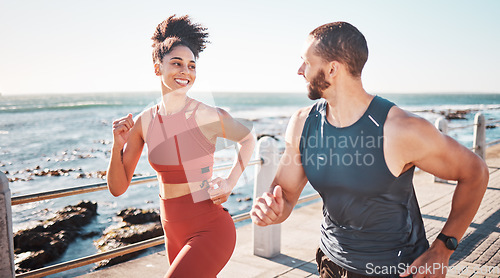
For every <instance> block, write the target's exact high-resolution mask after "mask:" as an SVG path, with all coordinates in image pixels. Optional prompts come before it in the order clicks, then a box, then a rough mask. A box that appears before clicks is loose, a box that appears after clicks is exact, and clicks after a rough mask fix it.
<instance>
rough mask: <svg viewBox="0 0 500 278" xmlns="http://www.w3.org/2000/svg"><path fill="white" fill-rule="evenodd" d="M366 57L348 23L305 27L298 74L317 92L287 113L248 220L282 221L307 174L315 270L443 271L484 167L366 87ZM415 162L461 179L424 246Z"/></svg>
mask: <svg viewBox="0 0 500 278" xmlns="http://www.w3.org/2000/svg"><path fill="white" fill-rule="evenodd" d="M367 58H368V47H367V44H366V40H365V38H364V36H363V34H361V32H359V30H358V29H357V28H356V27H354V26H352V25H351V24H349V23H346V22H335V23H329V24H325V25H322V26H320V27H318V28H316V29H315V30H314V31H312V32H311V33H310V34H309V37H308V38H307V41H306V44H305V49H304V52H303V54H302V59H303V61H304V62H303V64H302V66H301V67H300V69H299V71H298V74H299V75H302V76H303V77H304V78H305V79H306V81H307V82H308V91H309V94H308V96H309V98H311V99H321V100H319V101H318V102H317V103H315V104H314V105H312V106H309V107H305V108H302V109H300V110H298V111H297V112H296V113H295V114H294V115H293V116H292V118H291V119H290V122H289V124H288V127H287V131H286V136H285V140H286V149H285V152H284V154H283V157H282V159H281V162H280V166H279V168H278V171H277V174H276V177H275V179H274V181H273V184H272V185H271V190H270V192H269V193H265V194H263V196H262V197H260V198H258V199H256V200H255V203H254V206H253V208H252V212H251V216H252V220H253V222H254V223H256V224H257V225H259V226H266V225H271V224H276V223H281V222H283V221H284V220H285V219H287V218H288V216H289V215H290V213H291V211H292V210H293V207H294V206H295V204H296V202H297V200H298V198H299V195H300V193H301V192H302V190H303V188H304V186H305V184H306V183H307V181H309V182H310V183H311V185H312V186H313V187H314V189H316V190H317V191H318V192H319V194H320V195H321V197H322V199H323V204H324V206H323V215H324V220H323V223H322V225H321V240H320V248H319V249H318V251H317V256H316V257H317V258H316V259H317V263H318V269H319V273H320V276H321V277H373V276H383V277H390V276H396V277H397V276H399V275H401V276H409V275H410V274H411V275H413V277H430V276H429V275H435V276H432V277H444V276H445V271H442V269H445V267H447V266H448V262H449V259H450V256H451V254H452V253H453V250H454V249H456V247H457V244H458V242H459V241H460V239H461V238H462V236H463V235H464V233H465V231H466V229H467V227H468V226H469V224H470V223H471V221H472V219H473V217H474V215H475V214H476V212H477V210H478V208H479V205H480V202H481V199H482V197H483V195H484V192H485V190H486V186H487V183H488V177H489V174H488V169H487V166H486V164H485V163H484V161H483V160H482V159H480V158H479V157H478V156H476V155H475V154H474V153H472V152H471V151H469V150H468V149H467V148H465V147H464V146H462V145H460V144H459V143H458V142H456V141H455V140H453V139H452V138H450V137H448V136H446V135H443V134H442V133H440V132H439V131H438V130H437V129H436V128H435V127H434V126H433V125H432V124H431V123H429V122H428V121H427V120H425V119H422V118H420V117H418V116H416V115H413V114H411V113H409V112H407V111H405V110H402V109H401V108H399V107H397V106H395V105H394V104H393V103H392V102H390V101H388V100H386V99H383V98H381V97H378V96H373V95H371V94H368V93H367V92H366V91H365V90H364V89H363V84H362V82H361V72H362V69H363V66H364V64H365V62H366V60H367ZM415 167H418V168H420V169H422V170H424V171H426V172H429V173H431V174H433V175H435V176H437V177H440V178H443V179H446V180H456V181H458V184H457V186H456V189H455V193H454V196H453V201H452V208H451V212H450V215H449V217H448V220H447V221H446V224H445V225H444V227H443V229H442V231H441V233H440V235H439V236H438V237H437V240H435V241H434V242H433V243H432V244H431V245H430V247H429V243H428V241H427V239H426V236H425V230H424V225H423V221H422V216H421V214H420V209H419V206H418V203H417V200H416V197H415V192H414V189H413V184H412V180H413V172H414V169H415ZM433 266H434V268H432V267H433ZM436 266H439V267H440V268H439V269H438V270H436V269H437V268H436ZM434 272H435V273H434ZM431 273H432V274H431Z"/></svg>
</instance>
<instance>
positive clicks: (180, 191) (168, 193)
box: [160, 181, 208, 199]
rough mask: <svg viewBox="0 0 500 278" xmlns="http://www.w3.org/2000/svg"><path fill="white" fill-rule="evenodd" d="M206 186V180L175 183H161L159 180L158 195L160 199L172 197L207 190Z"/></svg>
mask: <svg viewBox="0 0 500 278" xmlns="http://www.w3.org/2000/svg"><path fill="white" fill-rule="evenodd" d="M207 187H208V184H207V181H200V182H190V183H176V184H171V183H162V182H161V181H160V197H161V198H162V199H173V198H177V197H181V196H184V195H188V194H192V193H194V192H196V191H200V190H207Z"/></svg>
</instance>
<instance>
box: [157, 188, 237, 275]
mask: <svg viewBox="0 0 500 278" xmlns="http://www.w3.org/2000/svg"><path fill="white" fill-rule="evenodd" d="M195 194H196V193H195ZM160 200H161V206H160V212H161V223H162V225H163V231H164V232H165V247H166V249H167V256H168V260H169V262H170V268H169V269H168V272H167V274H166V275H165V277H179V278H183V277H210V278H213V277H216V275H217V274H218V273H219V272H220V271H221V270H222V268H223V267H224V266H225V265H226V263H227V262H228V261H229V258H230V257H231V255H232V254H233V251H234V246H235V244H236V229H235V227H234V222H233V219H232V218H231V215H230V214H229V213H228V212H227V211H226V210H225V209H224V208H223V207H222V206H221V205H215V204H214V203H213V202H212V200H210V199H208V200H206V198H205V201H202V202H197V203H193V198H192V196H191V194H188V195H184V196H181V197H178V198H173V199H161V198H160Z"/></svg>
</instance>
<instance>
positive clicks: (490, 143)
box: [486, 139, 500, 147]
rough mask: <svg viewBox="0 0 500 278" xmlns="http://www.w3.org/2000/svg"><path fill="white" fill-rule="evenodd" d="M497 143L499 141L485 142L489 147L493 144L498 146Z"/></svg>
mask: <svg viewBox="0 0 500 278" xmlns="http://www.w3.org/2000/svg"><path fill="white" fill-rule="evenodd" d="M498 143H500V139H498V140H493V141H490V142H487V143H486V146H487V147H489V146H491V145H495V144H498Z"/></svg>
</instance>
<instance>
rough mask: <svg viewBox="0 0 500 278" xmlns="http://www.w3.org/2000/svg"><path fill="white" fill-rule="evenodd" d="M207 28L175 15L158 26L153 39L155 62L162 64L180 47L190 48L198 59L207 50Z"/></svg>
mask: <svg viewBox="0 0 500 278" xmlns="http://www.w3.org/2000/svg"><path fill="white" fill-rule="evenodd" d="M206 30H207V28H205V27H203V26H201V25H200V24H197V23H192V22H191V19H190V18H189V17H188V16H187V15H184V16H181V17H176V16H175V14H174V15H172V16H170V17H169V18H167V19H165V20H164V21H163V22H161V23H160V24H158V26H157V27H156V31H155V33H154V34H153V37H151V39H152V40H153V45H152V46H153V62H155V63H161V61H162V59H163V57H164V56H165V55H166V54H168V53H169V52H170V51H172V49H173V48H174V47H176V46H178V45H184V46H187V47H189V49H191V51H192V52H193V54H194V56H195V57H196V58H198V55H199V53H200V52H202V51H203V50H204V49H205V44H207V43H208V42H209V41H208V40H207V37H208V33H207V32H206Z"/></svg>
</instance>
